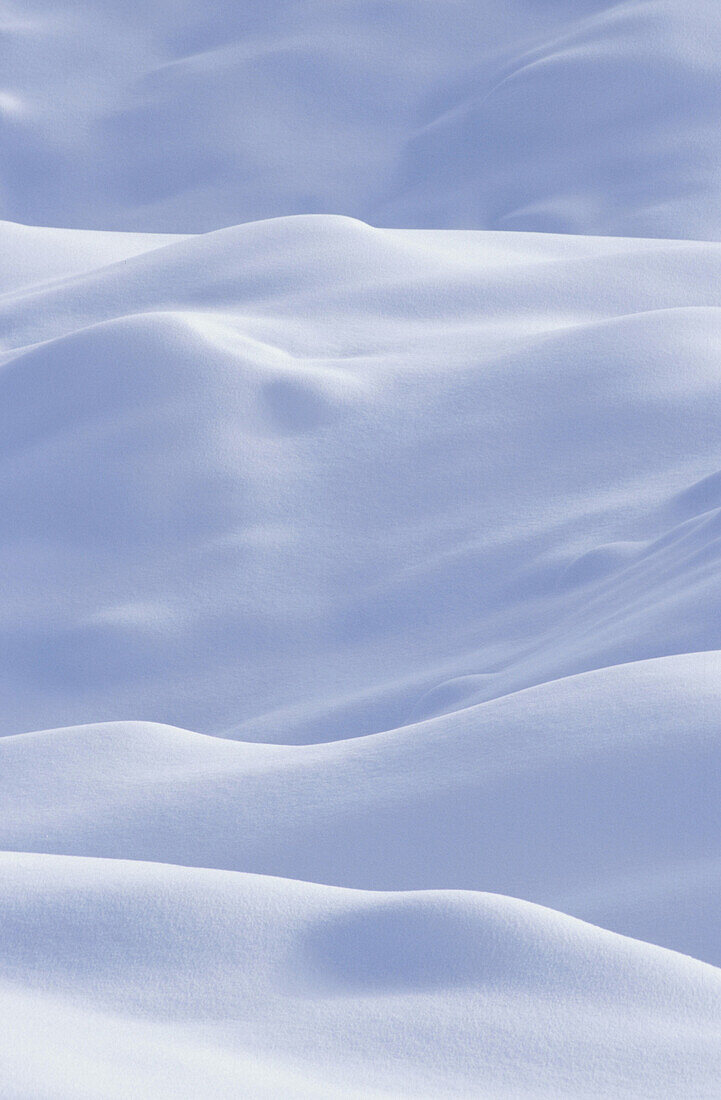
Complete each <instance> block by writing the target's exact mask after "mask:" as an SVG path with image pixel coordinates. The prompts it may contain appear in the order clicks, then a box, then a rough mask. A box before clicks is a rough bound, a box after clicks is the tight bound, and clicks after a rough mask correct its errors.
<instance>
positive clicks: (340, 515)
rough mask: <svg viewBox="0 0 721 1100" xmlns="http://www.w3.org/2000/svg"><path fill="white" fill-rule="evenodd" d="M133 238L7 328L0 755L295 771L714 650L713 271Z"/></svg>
mask: <svg viewBox="0 0 721 1100" xmlns="http://www.w3.org/2000/svg"><path fill="white" fill-rule="evenodd" d="M48 234H49V238H48V248H49V249H50V250H51V251H52V249H53V248H54V247H55V244H54V242H55V235H54V232H52V231H48ZM81 236H82V242H85V240H86V236H85V235H81ZM34 240H35V242H36V246H35V247H36V249H37V264H36V267H37V269H39V268H40V265H41V256H42V248H41V243H42V241H43V240H44V236H43V232H41V231H36V233H35V237H34ZM82 242H81V246H82V247H81V249H80V251H81V252H82V248H84V247H85V244H83V243H82ZM145 243H146V244H148V242H147V241H146V242H145ZM157 243H158V242H157V241H156V242H154V245H153V247H152V249H150V250H147V251H145V252H144V253H143V254H139V255H135V256H129V257H128V258H126V259H124V260H122V261H120V262H119V261H118V260H117V259H116V258H113V257H110V258H109V257H108V256H107V254H105V255H104V257H103V259H104V260H105V259H108V258H109V259H110V262H106V263H103V264H102V265H101V266H100V267H97V268H95V269H93V270H90V271H84V272H80V273H76V274H69V275H68V276H67V277H65V278H62V277H61V278H56V279H54V280H52V281H50V282H45V283H43V284H42V285H35V286H29V287H28V286H26V285H24V277H21V278H20V280H19V282H20V285H19V287H18V289H17V291H15V292H10V293H8V294H6V295H5V296H4V297H3V298H2V299H0V338H1V339H2V340H3V342H4V346H5V348H6V350H5V352H4V362H3V365H2V367H1V368H0V455H2V467H0V507H1V508H2V511H3V515H5V517H6V520H7V522H6V527H5V531H4V532H3V534H2V535H1V536H0V565H1V566H2V568H3V571H4V575H5V576H6V580H7V589H8V591H9V592H10V593H11V594H12V595H11V598H9V599H7V600H6V601H5V602H4V604H3V607H2V608H1V609H0V639H1V640H2V644H3V648H4V652H5V654H6V660H5V662H4V664H3V667H2V669H1V670H0V681H1V682H2V686H3V689H4V698H5V700H6V706H5V710H4V714H3V717H2V722H1V723H0V730H1V731H2V732H3V733H9V734H12V733H18V732H21V731H23V730H31V729H38V728H43V727H50V726H57V725H59V724H63V725H76V724H79V723H87V722H94V721H97V719H98V717H99V716H102V717H103V718H104V719H107V720H113V719H125V718H127V717H129V716H131V717H133V716H142V717H143V718H146V719H148V720H154V721H158V722H161V723H170V724H175V725H180V726H184V727H186V728H190V729H200V730H202V731H203V732H206V733H224V732H225V733H227V732H229V731H230V732H232V734H233V736H237V737H238V738H240V739H242V740H247V741H250V740H253V741H266V742H273V741H276V742H284V741H289V742H298V743H303V742H314V741H316V742H317V741H325V740H331V739H337V738H340V737H347V736H357V735H360V734H366V733H373V732H377V731H379V730H383V729H389V728H392V727H396V726H400V725H402V724H403V723H405V722H407V721H408V720H409V719H411V718H414V717H415V718H422V717H425V716H427V715H430V714H432V713H438V712H439V710H440V711H443V710H444V709H445V710H448V709H453V708H454V707H455V706H457V705H463V704H464V703H465V702H467V701H473V702H477V701H480V700H481V699H483V698H493V697H495V696H500V695H503V694H506V693H508V692H512V691H517V690H519V689H521V688H524V687H527V686H530V685H532V684H537V683H542V682H544V681H546V680H549V679H557V678H560V677H563V676H569V675H573V674H576V673H578V672H582V671H586V670H589V669H593V668H599V667H604V666H611V665H615V664H620V663H626V662H631V661H635V660H639V659H647V658H654V657H659V656H665V655H669V654H674V653H683V652H693V651H701V650H715V649H719V648H721V633H720V631H719V622H721V619H720V618H719V614H718V610H719V604H718V593H717V591H716V584H715V579H714V578H715V568H716V567H715V561H716V555H717V535H716V533H715V532H716V524H717V520H716V519H715V517H714V515H713V514H712V512H713V507H712V506H713V502H714V500H715V499H716V498H715V497H714V496H713V486H714V485H715V481H714V478H715V477H716V476H717V475H718V471H719V470H721V452H720V451H719V447H718V433H717V432H716V426H717V423H718V418H719V415H721V387H720V386H719V382H718V370H717V358H718V347H719V343H720V342H721V328H720V327H719V324H720V322H719V318H721V312H720V311H719V305H720V304H721V299H720V297H719V292H718V289H717V288H718V286H720V285H721V246H718V245H715V244H700V243H683V242H671V241H634V240H629V239H620V238H591V237H577V238H576V237H573V238H572V237H563V236H554V235H551V234H546V235H542V234H526V233H481V232H478V233H463V232H453V231H449V232H430V231H404V230H377V229H372V228H371V227H369V226H367V225H364V224H362V223H359V222H356V221H353V220H352V219H348V218H337V217H320V216H319V217H291V218H283V219H278V220H275V221H268V222H262V223H257V224H251V225H242V226H238V227H234V228H231V229H226V230H221V231H218V232H215V233H210V234H207V235H204V236H199V237H193V238H189V239H185V240H181V241H174V242H171V243H167V244H164V245H163V244H161V245H160V246H158V247H156V245H157ZM101 245H102V242H100V244H99V245H98V247H101ZM136 245H137V242H136V243H135V244H133V245H132V247H136ZM128 247H131V245H130V244H129V245H128ZM30 251H31V250H30V249H29V248H28V254H29V253H30ZM679 424H683V425H684V426H685V427H684V431H683V432H679ZM709 479H710V480H709ZM699 485H700V486H701V488H699V489H694V486H699ZM704 486H705V487H706V488H703V487H704ZM709 493H710V494H711V495H710V496H709ZM78 553H82V560H83V566H82V570H81V571H80V573H79V572H78V567H77V560H78V559H77V555H78ZM447 684H455V685H456V686H455V688H454V687H451V688H447V689H444V688H443V685H447ZM459 685H465V686H461V687H460V688H459ZM470 685H473V687H472V689H471V687H470ZM444 691H445V694H444ZM459 691H460V694H458V692H459ZM429 693H430V695H429ZM464 693H465V694H464ZM424 699H425V700H426V701H425V703H424V702H423V700H424ZM434 699H435V703H434V701H433V700H434ZM439 700H440V705H439Z"/></svg>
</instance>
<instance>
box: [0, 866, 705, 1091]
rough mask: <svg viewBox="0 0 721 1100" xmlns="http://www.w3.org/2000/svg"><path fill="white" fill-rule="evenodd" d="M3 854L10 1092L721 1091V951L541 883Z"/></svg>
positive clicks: (3, 988) (1, 994) (3, 995)
mask: <svg viewBox="0 0 721 1100" xmlns="http://www.w3.org/2000/svg"><path fill="white" fill-rule="evenodd" d="M0 866H1V868H2V871H1V873H2V882H3V894H2V897H1V905H2V923H3V929H4V935H3V947H2V978H1V979H0V1004H2V1006H3V1010H4V1013H3V1014H4V1016H5V1018H6V1019H8V1021H9V1034H7V1038H9V1039H10V1040H11V1041H10V1043H8V1048H9V1058H8V1061H7V1062H6V1065H5V1073H6V1074H7V1075H8V1076H7V1080H8V1081H9V1082H10V1087H11V1089H12V1090H13V1092H12V1093H8V1092H6V1095H22V1096H39V1095H63V1094H65V1095H72V1096H73V1097H83V1098H85V1097H100V1096H102V1097H112V1098H113V1100H115V1098H121V1097H122V1098H125V1097H129V1096H134V1097H137V1096H143V1097H146V1096H147V1097H152V1096H158V1095H166V1096H173V1097H183V1098H185V1097H187V1098H188V1100H190V1098H191V1097H193V1098H194V1097H197V1096H208V1097H210V1096H213V1097H216V1096H221V1097H225V1096H227V1097H235V1096H238V1095H239V1093H240V1094H242V1095H244V1096H248V1095H250V1096H298V1097H301V1096H302V1097H330V1096H337V1095H343V1096H348V1097H358V1098H360V1097H362V1096H385V1097H390V1096H418V1097H437V1096H439V1095H442V1096H469V1097H470V1096H474V1097H476V1096H489V1097H494V1098H495V1097H508V1098H509V1100H510V1098H511V1097H518V1096H519V1095H525V1096H529V1097H548V1098H549V1100H550V1097H557V1096H560V1095H568V1096H573V1097H575V1098H579V1100H580V1098H581V1097H595V1096H614V1097H626V1096H640V1095H643V1096H644V1097H648V1098H649V1100H651V1098H652V1097H653V1098H656V1097H662V1096H675V1095H680V1094H681V1093H683V1095H693V1096H695V1097H709V1098H710V1097H713V1096H714V1095H716V1094H717V1093H716V1088H717V1083H718V1075H719V1072H721V1055H720V1052H719V1046H718V1018H719V1012H720V1011H721V975H720V974H719V971H718V970H716V969H714V968H713V967H710V966H706V965H705V964H703V963H699V962H696V961H694V960H693V959H689V958H686V957H685V956H682V955H676V954H674V953H673V952H669V951H664V950H662V949H660V948H657V947H651V946H647V945H644V944H639V943H636V942H634V941H631V940H627V939H624V938H622V937H619V936H615V935H613V934H611V933H609V932H603V931H601V930H600V929H596V928H593V927H591V926H590V925H586V924H583V923H581V922H579V921H575V920H572V919H571V918H569V917H564V916H562V915H560V914H558V913H553V912H551V911H549V910H546V909H542V908H539V907H537V906H533V905H529V904H528V903H526V902H521V901H514V900H512V899H509V898H499V897H496V896H494V895H492V894H473V893H464V892H460V891H455V892H447V893H443V892H428V893H426V892H421V893H411V894H407V893H395V894H383V893H359V892H355V891H349V890H340V889H337V888H332V887H325V886H313V885H310V884H308V883H300V882H292V881H288V880H284V879H274V878H264V877H256V876H254V875H246V874H237V873H230V872H221V871H208V870H195V869H193V870H189V869H186V868H180V867H169V866H164V865H160V864H150V863H137V862H125V861H122V860H87V859H78V858H64V857H57V856H47V855H46V856H30V855H19V856H12V855H7V856H4V857H3V858H2V860H1V861H0ZM591 990H592V991H593V992H592V995H591V996H589V991H591ZM48 1030H50V1031H51V1032H52V1033H53V1034H54V1035H55V1036H56V1042H57V1045H56V1046H54V1047H53V1050H52V1055H51V1057H50V1058H48V1051H47V1048H48V1044H47V1042H46V1041H45V1042H43V1040H42V1039H41V1036H42V1034H43V1032H46V1031H48ZM28 1036H29V1042H28ZM13 1039H15V1040H16V1041H15V1042H13V1041H12V1040H13ZM18 1040H19V1042H18ZM49 1077H50V1079H51V1080H52V1081H53V1082H54V1085H53V1087H52V1092H50V1091H48V1079H49ZM65 1090H67V1092H66V1091H65Z"/></svg>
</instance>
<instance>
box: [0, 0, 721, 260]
mask: <svg viewBox="0 0 721 1100" xmlns="http://www.w3.org/2000/svg"><path fill="white" fill-rule="evenodd" d="M0 31H1V33H2V50H3V86H2V88H0V117H1V118H2V124H3V131H2V133H3V137H2V142H3V153H4V158H3V174H2V190H1V191H0V198H1V200H2V207H0V209H1V210H2V214H3V216H4V217H6V218H10V219H12V220H14V221H23V222H30V223H33V224H43V225H48V224H51V225H74V226H78V227H80V228H88V227H94V228H98V229H141V230H152V231H157V230H168V231H171V232H188V231H205V230H208V229H215V228H217V227H218V226H219V225H230V224H234V223H237V222H240V221H248V220H251V219H259V218H267V217H273V216H280V215H286V214H306V213H336V214H347V215H351V216H354V217H357V218H361V219H363V220H366V221H370V222H372V223H373V224H376V225H388V226H405V227H409V228H411V227H412V228H417V227H420V226H424V227H428V228H431V227H437V228H448V227H451V226H458V227H462V228H484V229H530V230H541V231H544V232H546V231H550V232H572V233H614V234H628V235H633V236H654V237H697V238H702V239H718V238H719V236H720V235H721V185H720V184H719V177H718V171H717V165H718V162H719V157H720V156H721V144H720V143H721V137H720V136H719V126H718V102H719V98H720V97H721V77H720V76H719V67H718V56H719V48H720V47H721V11H720V10H719V5H718V3H717V2H716V0H692V2H691V3H684V2H682V0H623V2H621V3H618V2H610V0H502V2H501V0H441V2H439V0H383V2H378V0H339V2H336V0H332V2H330V0H264V2H263V3H258V2H253V0H246V2H243V3H222V4H205V5H202V4H198V3H192V2H189V0H183V2H182V3H179V2H177V0H175V2H170V0H163V2H156V3H154V4H141V3H138V0H125V2H124V3H122V4H119V3H117V0H65V2H64V3H63V4H61V5H58V4H57V3H54V2H53V0H24V2H23V3H22V4H21V3H19V2H18V0H8V2H6V3H5V4H4V5H3V16H2V22H1V23H0Z"/></svg>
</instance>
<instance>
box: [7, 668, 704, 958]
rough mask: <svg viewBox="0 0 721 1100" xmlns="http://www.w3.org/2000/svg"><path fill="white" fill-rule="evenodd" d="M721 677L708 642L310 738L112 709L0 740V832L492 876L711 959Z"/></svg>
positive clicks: (285, 869)
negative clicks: (295, 742)
mask: <svg viewBox="0 0 721 1100" xmlns="http://www.w3.org/2000/svg"><path fill="white" fill-rule="evenodd" d="M720 674H721V656H720V655H719V654H718V653H708V654H693V655H689V656H683V657H668V658H663V659H660V660H654V661H643V662H638V663H635V664H630V665H622V666H616V667H613V668H609V669H602V670H599V671H597V672H592V673H586V674H584V675H581V676H575V677H571V678H568V679H565V680H559V681H555V682H552V683H548V684H544V685H541V686H540V687H535V688H530V689H527V690H525V691H522V692H519V693H516V694H512V695H507V696H504V697H503V698H500V699H496V700H493V701H490V702H486V703H481V704H479V705H476V706H469V707H467V708H466V709H463V710H460V711H457V712H454V713H451V714H449V715H445V716H440V717H437V718H434V719H431V720H429V721H426V722H424V723H420V724H413V725H407V726H403V727H401V728H399V729H396V730H392V731H389V732H387V733H382V734H378V735H376V736H370V737H363V738H358V739H355V740H343V741H336V742H330V743H327V744H322V745H314V746H307V747H294V746H289V747H282V746H277V745H258V744H248V743H239V742H234V741H226V740H222V739H219V738H212V737H204V736H201V735H198V734H192V733H189V732H187V731H183V730H177V729H173V728H169V727H165V726H157V725H150V724H147V723H126V722H118V723H110V724H105V725H99V726H81V727H76V728H73V729H61V730H49V731H46V732H44V733H33V734H24V735H20V736H17V737H8V738H3V739H2V740H0V774H1V776H2V781H1V789H2V797H3V804H4V805H5V807H6V814H5V821H4V822H3V824H2V826H1V827H0V846H1V847H2V848H5V849H16V850H21V851H23V850H24V851H37V852H59V853H66V854H69V855H81V856H106V857H107V856H112V857H116V858H130V859H137V860H153V861H160V862H166V863H177V864H190V865H194V866H197V867H216V868H227V869H231V870H244V871H254V872H261V873H263V874H272V875H282V876H285V877H292V878H299V879H308V880H311V881H320V882H327V883H332V884H336V885H344V886H351V887H363V888H369V889H414V890H417V889H427V888H430V887H446V888H472V889H482V888H486V887H487V888H489V889H492V890H494V891H496V892H499V893H508V894H513V895H516V896H519V897H525V898H527V899H529V900H531V901H536V902H541V903H543V904H547V905H551V906H553V907H554V908H563V909H565V910H566V911H570V912H572V913H575V914H576V915H578V916H582V917H584V918H586V919H589V920H592V921H594V923H601V924H604V925H606V926H607V927H611V928H614V929H616V930H618V931H622V932H624V933H627V934H630V935H634V936H636V937H637V938H643V939H648V940H652V941H654V942H657V943H661V944H663V945H665V946H671V947H675V948H678V949H682V950H684V951H686V952H687V953H689V954H694V955H698V956H700V957H702V958H705V959H707V960H708V961H710V962H714V963H716V964H719V963H721V940H720V939H719V933H718V922H717V920H716V913H717V910H718V904H719V903H720V902H721V849H719V845H718V837H719V814H718V808H717V799H716V797H715V784H716V778H715V777H716V776H717V775H718V769H719V766H721V748H720V747H719V744H718V738H717V735H716V731H717V729H718V723H719V719H720V718H721V694H720V692H719V676H720ZM529 822H532V823H533V827H532V829H531V828H530V827H529Z"/></svg>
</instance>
